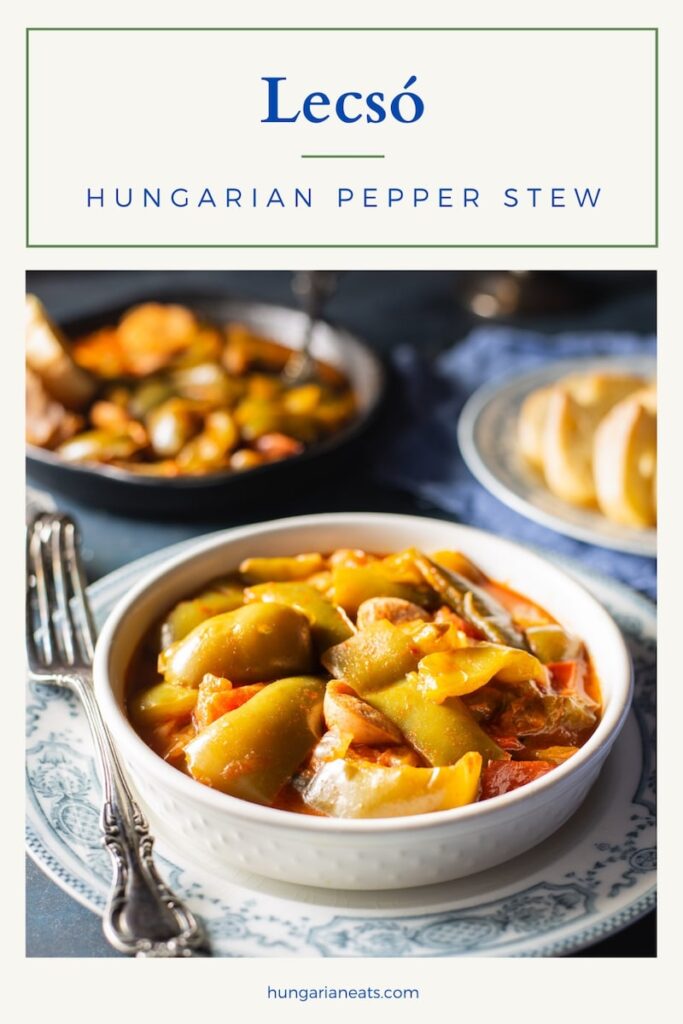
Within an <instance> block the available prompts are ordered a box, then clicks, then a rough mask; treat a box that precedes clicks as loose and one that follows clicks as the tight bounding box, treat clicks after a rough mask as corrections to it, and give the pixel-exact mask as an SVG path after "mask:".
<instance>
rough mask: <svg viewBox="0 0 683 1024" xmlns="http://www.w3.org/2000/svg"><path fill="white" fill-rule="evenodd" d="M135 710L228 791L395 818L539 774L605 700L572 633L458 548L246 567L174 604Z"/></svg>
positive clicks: (140, 675) (580, 737) (156, 740)
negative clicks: (433, 552) (492, 577)
mask: <svg viewBox="0 0 683 1024" xmlns="http://www.w3.org/2000/svg"><path fill="white" fill-rule="evenodd" d="M157 638H160V640H157ZM259 680H260V681H259ZM247 705H248V707H247ZM238 709H243V710H239V714H237V713H235V714H230V715H228V714H227V712H228V711H231V712H237V711H238ZM128 713H129V715H130V718H131V721H132V722H133V724H134V725H135V727H136V729H137V730H138V732H139V733H140V735H141V737H142V738H143V739H144V740H145V742H146V743H148V744H149V746H151V747H152V749H153V750H155V751H156V752H157V753H158V754H159V755H160V756H161V757H163V758H164V760H166V761H168V762H169V763H170V764H173V765H175V766H176V767H177V768H179V769H180V770H181V771H185V772H187V773H188V774H189V775H191V776H192V778H194V779H197V781H198V782H203V783H204V784H205V785H208V786H212V787H213V788H215V789H220V790H221V791H222V792H224V793H230V794H231V795H232V796H237V797H240V798H241V799H244V800H251V801H253V802H255V803H261V804H266V805H268V806H277V807H280V808H283V809H285V810H292V811H298V812H301V813H307V814H326V815H330V816H332V817H352V818H366V817H370V818H373V817H394V816H398V815H403V814H422V813H425V812H429V811H439V810H448V809H449V808H452V807H460V806H462V805H464V804H468V803H474V802H475V801H476V800H488V799H490V798H492V797H494V796H497V795H498V794H501V793H507V792H510V790H513V789H516V788H518V787H519V786H523V785H524V784H525V783H528V782H531V781H532V780H534V779H537V778H540V777H541V776H542V775H544V774H545V773H546V772H549V771H551V770H552V768H553V767H554V766H555V765H557V764H562V763H564V762H565V761H566V760H567V759H568V758H570V757H571V756H572V754H574V753H576V751H577V750H578V749H579V747H580V746H582V745H583V743H584V741H585V740H586V739H587V738H588V737H589V736H590V735H591V733H592V732H593V731H594V729H595V726H596V724H597V722H598V720H599V717H600V690H599V685H598V681H597V679H596V678H595V675H594V672H593V667H592V664H591V662H590V659H589V657H588V655H587V652H586V650H585V647H584V646H583V644H582V643H581V641H580V640H578V639H577V638H575V637H573V636H570V635H569V634H567V633H566V632H565V631H564V630H563V628H562V626H560V625H559V624H558V623H556V622H554V621H553V619H552V618H551V617H550V615H548V613H547V612H545V611H544V610H543V609H542V608H539V607H538V606H537V605H535V604H533V603H532V602H531V601H530V600H529V599H528V598H525V597H524V596H522V595H519V594H515V593H514V592H513V591H511V590H509V589H508V588H506V587H503V586H500V585H496V584H494V583H492V582H491V581H489V580H487V579H486V577H485V576H484V575H483V573H481V571H480V570H478V569H477V568H476V566H474V565H473V564H472V563H471V562H469V561H468V559H467V558H466V557H465V556H464V555H462V554H461V553H460V552H457V551H444V552H438V553H437V554H436V555H435V556H434V558H430V557H429V556H427V555H425V554H423V553H422V552H419V551H417V550H410V549H408V550H406V551H399V552H396V553H394V554H392V555H388V556H385V557H384V558H380V557H379V556H377V555H373V554H370V553H368V552H365V551H361V550H345V549H339V550H337V551H334V552H332V553H331V554H330V555H329V556H327V557H325V556H324V555H322V554H321V553H319V552H315V553H307V554H299V555H294V556H291V557H280V558H258V557H256V558H247V559H245V560H244V561H243V562H242V563H241V565H240V567H239V571H238V572H236V573H235V574H233V575H232V576H228V577H224V578H222V579H219V580H215V581H214V582H213V583H212V585H211V587H210V588H209V589H208V590H204V591H202V592H201V593H199V594H196V595H194V596H193V597H191V598H190V599H189V600H185V601H181V602H179V603H178V604H177V605H176V606H175V607H174V608H173V609H172V610H171V611H170V612H169V614H168V616H167V617H166V619H165V620H164V621H163V623H161V625H160V628H159V630H158V631H156V630H155V631H154V634H153V635H152V636H150V637H147V638H146V642H145V643H143V646H142V648H141V650H140V652H139V655H138V657H137V658H136V659H135V660H134V662H133V664H132V666H131V670H130V691H129V698H128ZM255 762H258V763H259V766H260V767H259V769H258V770H255V769H254V767H253V765H254V763H255Z"/></svg>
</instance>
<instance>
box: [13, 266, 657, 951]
mask: <svg viewBox="0 0 683 1024" xmlns="http://www.w3.org/2000/svg"><path fill="white" fill-rule="evenodd" d="M290 281H291V275H289V274H288V273H284V272H261V271H259V272H256V271H254V272H252V271H242V272H232V271H230V272H214V271H212V272H203V271H201V272H198V271H187V272H181V271H174V272H166V271H164V272H129V271H125V272H83V273H71V272H60V271H55V272H44V273H41V272H33V273H30V274H29V275H28V289H29V290H30V291H33V292H35V293H36V294H38V295H39V296H40V297H41V298H42V299H43V301H44V302H45V304H46V305H47V307H48V309H49V310H50V312H51V313H52V315H53V316H54V317H55V318H56V319H57V320H59V319H60V318H62V317H65V318H66V317H71V316H75V315H80V314H88V313H90V312H96V311H97V310H99V309H100V308H101V307H102V306H108V305H114V304H119V303H121V304H124V303H128V302H131V303H133V302H135V301H138V300H142V299H145V298H146V297H147V296H149V295H155V296H157V295H168V297H169V299H172V298H173V296H174V293H175V294H182V293H187V292H198V293H212V294H228V295H232V296H234V297H240V298H254V299H258V300H265V301H271V302H281V303H283V304H287V305H293V301H292V298H291V290H290ZM610 283H611V284H612V285H614V284H615V282H614V281H612V282H610ZM466 284H467V280H466V275H465V274H464V273H460V274H458V273H452V272H445V271H444V272H442V271H439V272H431V271H430V272H415V273H412V272H373V273H370V272H357V273H349V274H347V275H346V276H345V277H344V278H343V279H342V282H341V286H340V289H339V292H338V294H337V295H336V296H335V298H334V300H333V302H332V303H331V305H330V308H329V311H328V315H329V317H330V318H331V319H333V320H336V321H337V322H339V323H341V324H343V325H344V326H346V327H348V328H350V329H352V330H354V331H356V332H357V333H358V334H359V335H361V336H362V337H363V338H364V339H365V340H366V341H367V342H368V343H369V344H370V345H371V346H372V347H373V348H375V350H376V351H377V352H378V353H379V354H380V355H381V356H383V357H385V358H387V359H388V358H389V357H390V354H391V350H392V348H393V347H394V346H396V345H399V344H416V345H419V346H420V347H421V348H422V349H424V350H425V351H427V352H429V353H430V354H431V353H433V354H436V353H438V352H440V351H442V350H443V349H444V348H446V347H448V346H450V345H453V344H456V343H457V341H458V340H459V339H461V338H462V337H464V336H465V334H466V333H467V332H468V331H469V330H470V329H471V327H472V325H473V321H472V318H471V316H470V315H469V313H468V312H467V311H466V310H465V308H464V307H463V305H462V304H461V303H460V302H459V300H458V296H459V295H460V294H461V293H462V290H463V286H464V285H466ZM655 309H656V301H655V295H654V277H653V278H652V280H651V281H648V280H647V279H646V278H644V277H643V275H638V276H637V277H634V278H632V279H631V280H630V281H628V280H626V281H624V283H623V286H622V287H621V288H620V289H619V290H617V291H615V290H614V289H613V288H612V290H610V291H607V290H606V293H605V294H604V295H602V296H599V297H598V298H597V299H596V301H594V302H593V303H591V304H589V305H586V306H584V307H583V308H581V309H578V310H577V311H575V312H573V313H564V314H562V315H557V316H554V317H550V316H548V315H544V316H540V317H527V318H526V319H525V320H524V323H525V324H527V325H529V326H533V327H536V328H538V329H540V330H545V331H547V332H548V334H549V358H550V357H551V356H552V351H551V349H552V334H554V333H557V332H560V331H566V330H569V329H571V330H581V329H586V330H596V329H610V330H629V331H634V330H635V331H642V332H643V334H651V333H652V332H653V331H654V330H655ZM395 414H396V410H395V409H394V410H392V409H391V403H389V410H388V412H387V414H386V417H385V421H384V423H383V424H380V426H379V428H378V431H379V435H378V436H379V437H380V439H381V437H382V431H383V430H384V431H389V432H392V431H393V430H395V429H399V426H398V424H399V420H398V419H397V418H396V415H395ZM377 443H378V442H377V441H376V442H375V444H374V446H373V445H370V446H369V447H368V453H369V454H368V457H367V459H366V462H365V463H364V464H363V465H362V466H360V467H359V471H358V473H354V475H353V479H350V478H348V477H344V478H342V479H337V480H334V481H330V480H329V479H326V480H324V481H321V482H320V484H319V485H313V486H310V487H307V489H306V493H305V494H299V495H297V494H295V495H291V496H288V497H284V498H282V499H280V498H278V499H277V500H276V502H274V503H273V502H271V503H269V504H268V505H267V506H266V505H264V506H263V507H253V508H251V509H249V510H248V512H245V513H242V514H241V516H240V518H239V519H236V518H228V517H226V516H224V517H222V518H221V519H220V520H216V519H213V520H207V521H205V522H193V523H180V522H163V523H159V522H154V523H152V522H148V521H142V520H140V521H137V520H133V519H129V518H123V517H121V516H118V515H117V514H116V512H115V511H113V510H112V511H107V512H102V511H98V510H94V509H90V508H87V507H85V506H82V505H79V504H78V503H76V502H74V501H73V500H68V499H66V498H64V497H63V496H61V495H58V494H54V495H53V497H54V498H55V500H56V501H57V502H58V504H59V506H60V508H62V509H64V510H65V511H68V512H70V513H71V514H73V515H75V516H76V517H77V519H78V521H79V523H80V525H81V529H82V533H83V538H84V553H85V557H86V562H87V573H88V577H89V579H90V580H91V581H92V580H96V579H98V578H99V577H101V576H103V575H105V574H106V573H109V572H111V571H112V570H114V569H117V568H119V567H120V566H122V565H125V564H127V563H128V562H130V561H132V560H133V559H135V558H139V557H141V556H143V555H145V554H148V553H149V552H151V551H155V550H158V549H159V548H162V547H166V546H167V545H169V544H173V543H175V542H177V541H180V540H184V539H186V538H189V537H193V536H197V535H198V534H201V533H206V532H209V531H210V530H215V529H220V528H222V527H227V526H231V525H236V523H237V522H244V521H247V520H248V521H259V520H264V519H271V518H277V517H281V516H286V515H298V514H302V513H304V512H317V511H350V510H363V511H385V512H409V513H417V514H429V515H442V516H443V515H445V513H443V512H441V511H440V510H439V509H436V508H434V507H433V506H431V505H430V504H429V503H427V502H424V501H422V500H421V499H420V498H416V497H414V496H411V495H408V494H405V493H404V492H402V491H398V490H394V489H392V488H390V487H387V486H385V485H382V484H380V483H378V482H377V480H376V473H374V472H373V465H376V462H373V459H376V458H377ZM379 443H380V444H381V440H380V442H379ZM29 483H30V481H29ZM26 949H27V955H28V956H34V957H52V956H67V957H102V956H116V955H118V954H116V953H114V952H113V950H111V948H110V947H109V946H108V944H107V943H106V942H105V940H104V938H103V937H102V934H101V928H100V922H99V919H98V918H97V917H96V916H95V915H94V914H92V913H91V912H90V911H88V910H86V909H85V908H83V907H82V906H80V904H78V903H77V902H76V901H75V900H73V899H72V898H71V897H70V896H68V895H67V894H66V893H64V892H63V891H62V890H61V889H59V888H58V887H57V886H56V885H55V884H54V883H53V882H52V881H51V880H50V879H48V878H47V877H46V876H45V875H44V874H43V873H42V871H41V870H40V869H39V868H37V867H36V866H35V865H34V864H32V863H31V862H30V861H29V860H27V869H26ZM576 955H578V956H654V955H655V915H654V914H649V915H648V916H647V917H645V918H643V919H642V920H641V921H639V922H637V923H636V924H634V925H631V926H630V927H629V928H627V929H625V930H624V931H622V932H620V933H619V934H617V935H615V936H613V937H612V938H610V939H607V940H605V941H603V942H600V943H598V944H596V945H594V946H592V947H590V948H589V949H587V950H585V951H583V952H581V953H579V954H576Z"/></svg>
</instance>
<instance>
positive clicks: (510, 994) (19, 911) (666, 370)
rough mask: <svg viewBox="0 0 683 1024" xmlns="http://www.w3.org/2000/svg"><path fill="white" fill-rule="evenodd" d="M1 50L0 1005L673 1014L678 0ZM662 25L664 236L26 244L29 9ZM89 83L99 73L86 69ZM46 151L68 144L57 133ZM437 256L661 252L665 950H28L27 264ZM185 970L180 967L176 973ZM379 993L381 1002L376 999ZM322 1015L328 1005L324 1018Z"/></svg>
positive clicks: (425, 13) (94, 1010)
mask: <svg viewBox="0 0 683 1024" xmlns="http://www.w3.org/2000/svg"><path fill="white" fill-rule="evenodd" d="M2 17H3V31H2V34H1V37H0V40H1V43H2V47H3V52H2V59H1V60H0V75H1V76H2V77H1V81H2V86H3V91H2V96H3V99H4V103H3V108H2V123H3V139H4V141H5V145H4V146H3V161H2V165H1V168H2V175H3V186H2V192H1V193H0V195H2V199H3V229H2V232H1V238H0V243H1V245H2V263H1V268H2V272H3V296H4V307H3V314H4V323H3V328H4V329H3V336H4V353H5V356H6V363H5V369H4V374H5V379H6V381H8V382H9V386H6V388H5V390H4V392H3V403H2V415H3V418H4V431H5V434H4V436H5V438H6V444H5V449H4V476H3V492H4V498H5V500H4V501H3V503H2V505H1V506H0V516H1V520H0V521H1V523H2V527H3V529H2V543H3V550H2V554H1V557H2V566H3V571H4V574H5V577H6V587H5V588H3V594H2V601H3V624H4V626H5V631H4V635H5V636H6V637H7V638H9V639H10V643H9V644H7V645H6V646H5V648H4V651H3V653H4V654H5V657H6V664H5V668H6V671H5V673H4V684H5V689H4V693H5V701H4V711H5V716H6V717H5V721H6V723H7V725H6V728H5V730H4V732H3V736H4V740H5V762H4V763H5V766H6V770H5V774H4V778H3V797H4V800H3V806H4V809H5V820H4V821H3V836H4V842H3V845H2V858H3V865H2V866H3V883H4V884H3V927H2V930H1V933H0V934H1V935H2V943H3V952H4V955H3V967H4V968H5V976H6V978H7V979H8V981H6V983H5V992H4V996H5V998H4V1006H5V1012H6V1015H7V1016H8V1018H9V1019H10V1020H11V1021H14V1020H21V1021H30V1022H33V1021H36V1022H38V1021H40V1022H43V1021H56V1022H61V1021H65V1022H66V1021H69V1022H74V1024H80V1022H84V1024H85V1022H91V1021H93V1020H96V1021H97V1022H98V1024H100V1022H101V1024H109V1022H112V1024H113V1022H117V1024H118V1022H120V1021H121V1020H128V1021H135V1022H137V1021H144V1020H145V1019H148V1018H150V1017H152V1016H153V1017H154V1019H155V1020H162V1021H167V1020H168V1021H171V1020H172V1021H177V1020H183V1021H192V1022H194V1021H198V1020H201V1021H204V1020H206V1019H207V1017H209V1016H210V1018H211V1020H212V1022H213V1021H216V1022H217V1024H222V1022H223V1021H225V1022H230V1024H232V1022H233V1021H235V1022H239V1024H241V1022H242V1021H244V1020H245V1019H249V1020H250V1021H251V1020H261V1019H264V1017H265V1014H268V1015H269V1019H273V1020H277V1021H279V1020H282V1021H287V1022H289V1021H297V1022H299V1021H301V1020H306V1019H308V1018H310V1019H314V1018H315V1019H316V1020H320V1019H321V1018H322V1019H324V1020H325V1021H337V1020H339V1021H341V1020H344V1021H348V1020H349V1019H353V1020H382V1019H386V1020H387V1021H391V1022H392V1024H394V1022H396V1024H398V1022H400V1021H403V1020H406V1021H408V1020H410V1021H411V1022H415V1021H416V1020H421V1019H424V1018H425V1016H426V1015H429V1017H430V1018H431V1019H436V1017H437V1015H438V1019H443V1018H444V1017H447V1018H448V1019H454V1020H457V1021H461V1022H465V1021H470V1020H475V1021H477V1022H481V1021H484V1022H488V1021H490V1020H500V1019H501V1018H502V1017H506V1016H513V1017H514V1018H517V1019H519V1018H521V1017H522V1015H524V1016H533V1017H539V1016H540V1017H541V1018H543V1019H552V1021H553V1024H565V1022H566V1024H569V1022H572V1024H576V1021H577V1020H588V1021H598V1020H605V1019H608V1020H618V1021H619V1022H629V1024H630V1022H636V1021H637V1022H640V1021H648V1020H650V1019H656V1020H657V1021H661V1022H668V1021H671V1020H674V1019H677V1013H678V1011H676V1009H675V1007H676V1006H677V1005H678V1006H680V1002H679V996H680V915H681V913H682V912H683V907H682V906H681V886H680V850H681V847H682V845H683V829H682V827H681V814H680V756H679V751H680V737H681V728H680V721H681V714H682V713H683V706H682V703H683V700H682V692H683V691H682V688H681V686H680V676H681V670H680V643H679V641H678V635H679V634H680V605H681V601H680V582H679V581H680V571H681V568H682V567H683V559H682V557H681V556H682V553H683V545H682V542H681V528H680V523H681V521H683V514H682V513H683V509H682V507H681V495H682V487H681V470H680V443H681V442H680V438H681V437H682V436H683V407H682V403H681V400H680V381H681V380H682V379H683V359H682V356H681V350H682V346H681V306H680V298H679V296H680V292H681V283H680V274H681V258H680V252H681V224H682V221H681V213H682V206H681V194H680V188H681V185H680V183H681V179H682V173H681V172H682V170H683V164H682V161H681V141H680V114H679V111H680V96H681V95H682V94H683V74H682V70H681V68H682V62H681V42H682V38H681V36H682V33H681V28H682V25H681V16H680V5H678V4H675V3H671V2H670V0H651V2H648V3H642V2H633V0H631V2H628V0H620V2H616V0H588V2H586V0H576V2H573V3H571V4H569V3H566V2H564V3H556V4H553V5H550V4H548V3H547V2H542V0H541V2H524V0H517V2H515V3H514V5H513V4H511V3H510V2H509V0H508V2H505V0H502V2H501V0H499V2H493V0H488V2H485V0H480V2H479V3H477V4H476V5H473V4H456V3H439V2H423V3H421V4H420V5H419V6H416V5H410V6H408V5H407V4H401V5H400V6H399V5H397V4H396V3H391V4H388V3H386V4H385V3H382V4H381V5H380V4H379V3H375V4H373V5H372V8H370V5H368V3H367V2H360V3H359V2H348V3H347V4H346V5H345V6H344V8H343V9H341V8H330V9H328V8H327V7H323V6H322V5H321V4H320V3H317V2H316V3H310V2H308V3H304V2H299V3H290V4H289V5H287V7H286V8H285V7H284V5H283V4H281V3H277V4H276V3H256V2H254V3H251V4H250V5H249V6H248V8H242V7H237V5H230V6H228V5H226V4H225V3H209V2H201V0H194V2H193V3H192V4H191V5H188V4H185V3H179V2H177V0H166V2H164V3H154V2H146V3H142V2H140V0H137V2H130V0H120V2H119V3H117V4H115V5H114V4H107V5H102V4H100V5H98V6H97V7H96V6H95V5H93V4H92V3H89V2H86V3H84V2H67V0H62V2H61V3H60V4H59V7H58V8H57V7H56V5H55V3H52V2H41V3H39V2H32V3H28V2H27V3H24V4H21V5H19V4H13V5H11V6H10V5H9V4H6V5H5V7H4V8H3V15H2ZM54 22H58V23H61V24H68V23H72V24H94V23H98V24H104V23H108V24H116V23H127V24H134V23H137V24H150V23H155V22H163V23H164V24H188V23H199V24H216V23H224V24H228V23H232V24H238V23H242V24H248V23H252V24H253V23H255V22H256V23H261V24H266V23H271V24H278V23H280V24H282V23H288V24H296V23H299V24H314V23H318V24H323V23H328V24H329V23H336V24H340V23H344V22H346V23H348V24H361V23H370V22H372V23H375V24H381V23H394V24H401V23H402V24H416V23H421V24H439V23H448V22H450V23H453V24H510V23H514V24H542V23H545V24H565V25H566V24H585V25H589V24H608V25H609V24H615V23H618V24H620V25H626V24H631V25H642V24H657V25H659V27H660V73H661V74H660V91H661V97H662V102H661V127H660V136H661V150H660V157H661V160H660V164H661V190H660V191H661V209H662V216H661V221H662V226H661V240H660V247H659V249H650V250H635V251H629V250H628V249H623V250H586V251H581V250H562V249H558V250H545V251H544V250H537V251H525V250H520V251H515V250H512V249H511V250H505V251H503V252H500V251H497V250H495V249H492V250H478V251H472V252H468V251H458V250H453V251H448V250H413V251H408V252H402V251H400V250H386V251H383V250H363V251H357V252H354V251H352V250H346V251H342V252H334V251H331V250H327V251H323V252H321V253H316V254H313V253H307V252H306V251H301V250H295V251H293V252H292V251H286V250H274V251H256V250H244V251H239V250H192V251H189V250H188V251H173V250H128V251H127V250H58V249H55V250H30V251H26V250H25V249H24V211H23V187H24V167H23V160H22V153H23V126H24V111H23V99H22V97H23V74H24V65H23V53H24V50H23V47H24V36H23V29H24V27H25V25H26V24H28V23H31V24H34V25H35V24H50V23H54ZM83 88H84V89H85V88H87V82H84V84H83ZM51 159H52V160H54V161H55V162H59V161H61V160H64V159H65V153H64V151H63V149H62V147H61V146H58V148H57V149H56V151H55V152H54V153H53V154H52V156H51ZM313 264H314V265H316V266H319V267H324V266H328V267H330V266H344V267H347V268H367V269H370V268H390V267H391V268H393V267H403V268H410V269H419V268H423V269H436V268H442V267H452V268H458V267H469V268H486V267H500V266H506V267H510V268H526V267H533V268H548V269H550V268H555V269H560V268H573V267H585V268H593V269H598V268H605V269H617V268H619V269H624V268H655V269H657V270H658V272H659V319H660V324H659V338H660V382H661V398H660V408H661V423H662V427H661V440H662V446H661V454H660V459H661V481H662V482H661V508H662V511H661V524H660V539H661V550H662V552H663V553H664V554H663V557H662V559H661V563H662V564H661V589H660V593H661V608H660V624H661V626H660V633H661V665H662V668H661V672H660V677H661V678H662V679H663V683H662V684H661V688H660V715H659V723H660V727H659V731H660V744H661V764H662V769H661V771H660V779H661V798H660V807H661V818H660V820H661V825H660V872H659V875H660V888H661V893H662V898H661V906H660V934H661V938H660V955H659V958H658V959H657V960H639V961H638V962H637V963H636V964H629V963H623V962H619V961H607V960H599V961H592V960H590V959H584V960H581V959H578V960H568V961H563V960H547V961H526V960H522V961H512V960H502V959H501V960H496V961H491V960H467V961H465V960H460V961H449V960H433V961H426V960H425V961H420V962H419V963H415V962H413V961H397V960H391V961H380V960H377V961H345V962H341V961H327V962H325V963H323V964H320V963H316V965H315V969H314V971H313V970H312V969H311V968H310V965H309V964H307V963H306V962H296V963H294V962H293V961H291V960H286V961H271V962H269V964H268V967H267V977H266V968H265V966H264V962H263V961H259V960H253V961H240V962H239V963H233V962H231V961H220V962H219V961H195V962H194V963H193V964H187V965H185V966H184V967H182V968H179V969H176V968H175V967H174V966H172V965H171V964H168V963H166V964H164V963H162V962H157V963H156V964H151V965H148V966H145V965H143V964H137V963H130V962H126V961H119V960H108V961H104V960H99V961H89V962H87V963H85V964H84V963H79V962H76V961H64V962H60V961H59V960H51V961H36V960H32V961H25V960H24V959H23V934H22V931H23V924H22V921H23V845H22V841H21V835H22V826H23V732H22V728H21V725H20V722H21V721H22V717H23V685H22V678H23V664H24V653H23V609H22V599H21V596H20V595H21V588H22V585H23V550H22V543H21V540H20V538H21V530H22V524H23V494H22V479H23V477H22V473H23V441H22V427H21V420H22V394H21V392H22V389H21V386H20V383H19V382H20V380H21V377H22V363H23V359H22V346H21V344H20V342H19V340H18V339H20V338H21V335H22V308H23V307H22V303H23V289H24V279H23V275H24V271H25V270H26V269H28V268H41V269H47V268H53V269H75V268H78V269H82V268H90V269H95V268H98V267H99V268H103V269H113V268H117V267H118V268H122V267H124V268H127V269H134V268H154V269H159V268H179V267H182V268H189V267H198V268H199V267H204V268H221V267H228V266H230V267H242V268H252V267H270V268H276V267H301V266H306V265H313ZM178 970H180V971H181V972H182V973H181V976H179V974H178ZM268 982H270V983H271V984H273V985H275V986H283V985H287V984H289V985H297V984H298V985H306V984H308V985H310V984H313V985H316V984H317V985H324V984H328V985H332V984H336V985H342V984H344V983H346V984H347V985H350V984H357V985H363V984H370V983H371V984H380V985H383V984H384V983H388V984H392V983H398V984H399V985H408V984H413V983H415V984H418V985H419V986H420V987H421V989H422V992H423V995H422V999H421V1000H420V1002H419V1003H418V1004H413V1005H410V1004H408V1003H406V1004H404V1005H401V1004H393V1005H391V1004H386V1003H384V1004H381V1005H379V1004H366V1006H365V1007H362V1006H361V1004H359V1003H354V1004H348V1003H344V1002H340V1003H338V1004H334V1003H326V1004H325V1005H324V1006H322V1007H321V1006H320V1005H318V1004H316V1003H309V1004H307V1005H306V1006H305V1007H302V1006H301V1005H300V1004H293V1003H292V1004H281V1005H278V1006H276V1007H274V1006H273V1004H272V1003H271V1004H268V1003H267V1001H266V1000H265V997H264V995H263V993H264V988H265V985H266V984H267V983H268ZM378 1005H379V1010H378V1008H377V1007H378ZM323 1015H324V1016H323Z"/></svg>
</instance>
